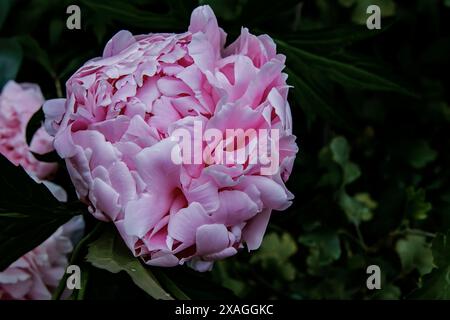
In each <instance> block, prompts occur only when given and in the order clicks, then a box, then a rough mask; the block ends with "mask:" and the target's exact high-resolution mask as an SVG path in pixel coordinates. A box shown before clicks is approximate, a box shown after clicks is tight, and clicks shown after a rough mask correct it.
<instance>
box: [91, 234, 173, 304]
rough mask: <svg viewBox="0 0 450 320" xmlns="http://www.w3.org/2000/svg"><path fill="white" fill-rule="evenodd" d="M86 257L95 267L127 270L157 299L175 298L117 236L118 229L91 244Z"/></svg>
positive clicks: (115, 270) (135, 280) (139, 285)
mask: <svg viewBox="0 0 450 320" xmlns="http://www.w3.org/2000/svg"><path fill="white" fill-rule="evenodd" d="M86 259H87V261H88V262H90V263H91V264H92V265H94V266H95V267H97V268H100V269H105V270H108V271H109V272H112V273H118V272H120V271H125V272H126V273H128V275H129V276H130V277H131V279H132V280H133V282H134V283H135V284H136V285H137V286H138V287H139V288H141V289H142V290H144V291H145V292H147V293H148V294H149V295H150V296H152V297H153V298H155V299H160V300H172V299H173V298H172V297H171V295H170V294H168V293H167V292H166V291H165V290H164V289H163V288H162V287H161V285H160V284H159V283H158V281H157V280H156V278H155V276H154V275H153V273H152V272H151V271H150V268H148V267H144V266H143V265H142V263H141V262H140V261H139V260H138V259H137V258H135V257H134V256H133V255H132V254H131V252H130V250H129V249H128V248H127V247H126V245H125V244H124V242H123V240H122V239H121V238H120V237H118V236H117V231H116V230H113V229H112V228H109V229H108V230H106V231H105V232H104V233H103V234H102V235H101V236H100V238H99V239H98V240H96V241H94V242H92V243H91V244H90V245H89V252H88V254H87V256H86Z"/></svg>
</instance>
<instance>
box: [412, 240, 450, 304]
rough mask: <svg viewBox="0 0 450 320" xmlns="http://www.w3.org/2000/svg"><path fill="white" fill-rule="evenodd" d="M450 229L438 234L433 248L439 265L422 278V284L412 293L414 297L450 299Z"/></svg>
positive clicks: (435, 260)
mask: <svg viewBox="0 0 450 320" xmlns="http://www.w3.org/2000/svg"><path fill="white" fill-rule="evenodd" d="M449 239H450V231H449V232H447V233H446V234H438V235H437V236H436V238H435V239H434V240H433V242H432V245H431V250H432V252H433V260H434V264H435V265H436V266H437V268H436V269H434V270H433V271H432V272H431V273H429V274H427V275H426V276H424V277H423V279H422V285H421V286H420V288H419V289H417V290H415V291H414V292H413V293H412V294H411V296H410V297H411V298H413V299H442V300H448V299H450V240H449Z"/></svg>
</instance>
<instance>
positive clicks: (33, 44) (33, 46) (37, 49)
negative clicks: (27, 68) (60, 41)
mask: <svg viewBox="0 0 450 320" xmlns="http://www.w3.org/2000/svg"><path fill="white" fill-rule="evenodd" d="M18 41H19V42H20V45H21V46H22V48H23V51H24V52H25V56H26V57H27V58H28V59H30V60H33V61H36V62H37V63H39V64H40V65H41V66H42V67H43V68H44V69H45V70H46V71H47V72H48V73H49V74H50V76H51V77H54V76H55V71H54V70H53V66H52V63H51V60H50V57H49V56H48V54H47V52H46V51H45V50H44V49H42V48H41V46H40V45H39V43H38V42H37V41H36V40H35V39H33V38H32V37H31V36H28V35H26V36H21V37H19V38H18Z"/></svg>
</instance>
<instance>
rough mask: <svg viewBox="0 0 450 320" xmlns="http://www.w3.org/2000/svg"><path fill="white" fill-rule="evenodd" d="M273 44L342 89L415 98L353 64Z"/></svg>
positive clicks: (393, 83) (293, 47) (283, 43)
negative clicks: (388, 92)
mask: <svg viewBox="0 0 450 320" xmlns="http://www.w3.org/2000/svg"><path fill="white" fill-rule="evenodd" d="M275 42H276V43H277V44H278V46H279V47H280V48H281V49H284V50H285V51H286V52H287V54H288V55H289V56H290V57H292V58H294V59H296V61H299V62H301V63H302V64H305V65H308V66H309V67H310V68H314V69H317V70H320V71H322V72H323V73H324V75H327V77H329V79H331V80H333V81H335V82H337V83H339V84H341V85H343V86H344V87H354V88H359V89H369V90H375V91H393V92H398V93H402V94H405V95H409V96H416V95H415V94H414V93H412V92H410V91H409V90H407V89H405V88H403V87H402V86H400V85H399V84H397V83H396V82H394V81H392V80H390V79H388V78H386V77H383V76H381V75H379V74H377V73H374V72H371V71H368V70H365V69H363V68H361V67H359V66H358V65H356V64H355V63H347V62H343V61H339V60H336V59H333V58H331V57H327V56H324V55H319V54H316V53H313V52H309V51H305V50H303V49H300V48H298V47H295V46H293V45H291V44H289V43H287V42H284V41H281V40H275Z"/></svg>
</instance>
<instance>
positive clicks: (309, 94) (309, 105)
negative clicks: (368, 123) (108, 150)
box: [286, 68, 345, 125]
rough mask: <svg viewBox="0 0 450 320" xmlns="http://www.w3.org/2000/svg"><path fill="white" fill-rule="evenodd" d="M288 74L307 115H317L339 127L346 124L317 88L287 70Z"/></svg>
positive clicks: (299, 102)
mask: <svg viewBox="0 0 450 320" xmlns="http://www.w3.org/2000/svg"><path fill="white" fill-rule="evenodd" d="M286 72H287V74H288V75H289V78H288V79H289V80H288V82H290V83H291V84H292V85H293V86H294V89H293V90H294V96H295V98H296V99H297V101H298V104H299V106H300V107H301V108H302V109H304V110H305V113H306V114H317V115H319V116H321V117H322V118H324V119H326V120H328V121H330V122H333V123H336V124H338V125H343V124H345V121H344V120H343V119H342V117H341V116H340V115H339V114H338V113H337V112H336V111H335V110H334V109H333V107H332V106H331V105H330V104H329V103H328V102H326V101H325V100H324V99H323V97H322V95H321V94H320V93H319V92H318V91H317V88H315V87H314V86H313V85H311V84H310V83H308V82H307V80H306V79H303V78H302V77H301V76H300V75H298V74H297V73H295V72H294V71H293V70H291V69H289V68H286Z"/></svg>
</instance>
